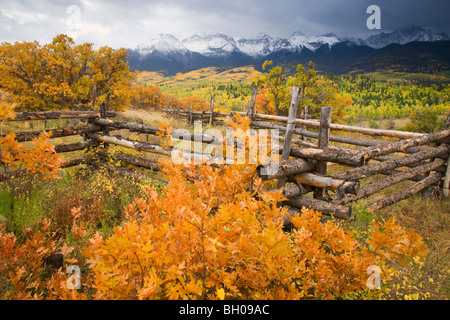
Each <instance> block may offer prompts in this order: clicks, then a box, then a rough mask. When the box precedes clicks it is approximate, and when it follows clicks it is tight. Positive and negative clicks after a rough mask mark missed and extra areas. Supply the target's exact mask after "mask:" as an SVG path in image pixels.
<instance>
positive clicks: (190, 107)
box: [189, 103, 192, 127]
mask: <svg viewBox="0 0 450 320" xmlns="http://www.w3.org/2000/svg"><path fill="white" fill-rule="evenodd" d="M190 126H192V103H189V127H190Z"/></svg>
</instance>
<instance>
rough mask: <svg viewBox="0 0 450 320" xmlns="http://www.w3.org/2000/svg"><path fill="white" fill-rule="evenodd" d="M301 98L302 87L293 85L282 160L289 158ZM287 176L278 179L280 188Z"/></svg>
mask: <svg viewBox="0 0 450 320" xmlns="http://www.w3.org/2000/svg"><path fill="white" fill-rule="evenodd" d="M299 98H300V88H299V87H292V99H291V105H290V107H289V116H288V121H287V125H286V134H285V135H284V143H283V152H282V153H281V160H288V159H289V154H290V152H291V143H292V136H293V134H294V129H295V118H296V117H297V109H298V103H299ZM286 181H287V179H286V178H285V177H283V178H280V179H278V184H277V185H278V188H281V187H282V186H284V185H285V184H286Z"/></svg>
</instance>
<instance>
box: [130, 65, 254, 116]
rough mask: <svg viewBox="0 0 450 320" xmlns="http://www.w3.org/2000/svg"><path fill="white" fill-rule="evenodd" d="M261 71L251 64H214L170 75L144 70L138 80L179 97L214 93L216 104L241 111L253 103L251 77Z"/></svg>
mask: <svg viewBox="0 0 450 320" xmlns="http://www.w3.org/2000/svg"><path fill="white" fill-rule="evenodd" d="M257 74H259V72H258V71H256V70H255V68H253V67H251V66H249V67H239V68H234V69H229V70H223V69H221V68H215V67H210V68H203V69H199V70H195V71H191V72H187V73H178V74H176V75H175V76H168V77H166V76H164V75H163V74H161V73H158V72H148V71H144V72H141V73H140V74H139V77H138V79H137V81H138V82H139V83H141V84H146V85H155V86H158V87H160V88H161V91H162V92H166V93H169V94H171V95H174V96H176V97H177V98H182V97H187V96H191V95H193V96H197V97H200V98H202V99H205V100H206V101H209V99H210V98H211V96H214V101H215V103H216V105H220V106H221V107H222V108H223V109H224V110H228V111H229V110H240V109H241V108H243V106H245V105H246V104H248V103H249V102H250V96H251V80H252V78H254V77H255V76H256V75H257Z"/></svg>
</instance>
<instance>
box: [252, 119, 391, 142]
mask: <svg viewBox="0 0 450 320" xmlns="http://www.w3.org/2000/svg"><path fill="white" fill-rule="evenodd" d="M252 126H253V127H258V128H264V129H276V130H280V131H282V132H284V131H286V127H285V126H282V125H280V124H276V123H270V122H263V121H253V122H252ZM294 133H295V134H298V135H301V136H303V137H308V138H314V139H318V138H319V134H318V133H317V132H312V131H308V130H304V129H299V128H296V129H295V130H294ZM328 139H329V140H330V141H332V142H339V143H345V144H350V145H355V146H362V147H369V146H378V145H380V144H385V143H387V142H386V141H374V140H366V139H355V138H348V137H340V136H334V135H330V136H329V137H328Z"/></svg>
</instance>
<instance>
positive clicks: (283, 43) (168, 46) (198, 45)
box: [136, 26, 450, 58]
mask: <svg viewBox="0 0 450 320" xmlns="http://www.w3.org/2000/svg"><path fill="white" fill-rule="evenodd" d="M438 40H450V38H449V36H448V35H447V34H445V33H433V32H432V31H431V30H425V29H423V28H421V27H415V26H412V27H409V28H403V29H399V30H396V31H394V32H390V33H386V32H381V33H379V34H376V35H372V36H370V37H368V38H367V39H366V40H362V39H360V38H358V39H356V38H342V39H339V38H338V37H337V36H336V35H335V34H334V33H326V34H323V35H319V36H308V35H305V34H303V33H302V32H301V31H295V32H294V33H292V35H291V36H290V37H289V38H280V37H277V38H276V39H274V38H272V37H271V36H269V35H268V34H265V33H259V34H257V35H256V36H255V37H250V38H240V39H238V40H235V39H234V38H233V37H230V36H228V35H226V34H222V33H195V34H193V35H191V36H189V37H187V38H186V39H184V40H182V41H180V40H178V39H177V38H176V37H174V36H172V35H170V34H160V35H159V37H156V38H154V39H150V41H148V42H146V43H144V44H141V45H139V46H138V47H137V50H136V51H137V52H138V53H139V54H140V55H141V56H145V55H148V54H150V53H152V52H153V51H158V52H160V53H164V54H168V53H181V54H186V53H188V52H197V53H200V54H202V55H204V56H207V57H224V56H228V55H229V54H231V53H233V52H240V53H244V54H247V55H249V56H251V57H254V58H259V57H263V56H267V55H269V54H271V53H274V52H278V51H282V50H287V51H291V52H300V51H302V50H303V49H304V48H307V49H309V50H311V51H315V50H317V49H318V48H320V47H322V46H324V45H325V46H327V47H328V48H329V49H330V48H331V47H332V46H334V45H335V44H337V43H339V42H341V41H351V42H354V43H355V45H367V46H370V47H372V48H375V49H379V48H383V47H385V46H387V45H389V44H391V43H398V44H405V43H408V42H411V41H438Z"/></svg>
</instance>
